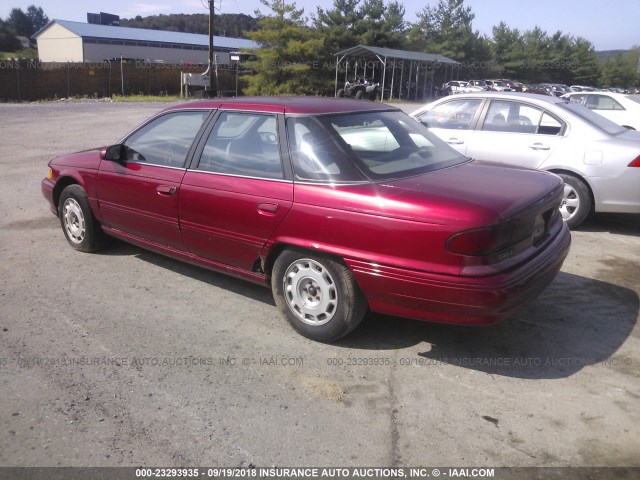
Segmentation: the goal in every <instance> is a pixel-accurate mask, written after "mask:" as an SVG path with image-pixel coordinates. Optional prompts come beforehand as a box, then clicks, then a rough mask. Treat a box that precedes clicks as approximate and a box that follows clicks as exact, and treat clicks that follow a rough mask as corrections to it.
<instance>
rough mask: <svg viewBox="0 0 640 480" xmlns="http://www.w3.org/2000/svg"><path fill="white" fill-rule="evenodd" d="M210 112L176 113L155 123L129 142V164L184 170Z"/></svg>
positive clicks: (139, 131)
mask: <svg viewBox="0 0 640 480" xmlns="http://www.w3.org/2000/svg"><path fill="white" fill-rule="evenodd" d="M209 113H210V112H209V111H208V110H203V111H198V112H192V111H191V112H190V111H186V112H172V113H168V114H166V115H162V116H161V117H158V118H156V119H155V120H152V121H151V122H149V123H148V124H146V125H145V126H143V127H142V128H141V129H139V130H138V131H136V132H134V133H133V134H132V135H131V136H130V137H129V138H127V140H125V142H124V147H125V152H126V159H127V161H130V162H136V163H149V164H152V165H160V166H165V167H176V168H182V167H184V164H185V161H186V159H187V153H189V149H190V148H191V144H192V143H193V139H194V138H195V137H196V135H197V134H198V131H199V130H200V128H201V127H202V123H203V122H204V121H205V119H206V118H207V117H208V116H209Z"/></svg>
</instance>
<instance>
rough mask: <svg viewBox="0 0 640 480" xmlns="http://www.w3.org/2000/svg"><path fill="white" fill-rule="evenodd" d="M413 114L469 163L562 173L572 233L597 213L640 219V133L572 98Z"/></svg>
mask: <svg viewBox="0 0 640 480" xmlns="http://www.w3.org/2000/svg"><path fill="white" fill-rule="evenodd" d="M411 115H412V116H413V117H415V118H416V119H417V120H418V121H420V122H422V123H423V124H424V125H426V126H427V127H429V129H430V130H431V131H432V132H433V133H435V134H436V135H437V136H438V137H440V138H441V139H443V140H444V141H445V142H447V143H448V144H449V145H451V146H452V147H453V148H455V149H456V150H457V151H458V152H460V153H462V154H463V155H466V156H467V157H471V158H473V159H476V160H483V161H490V162H499V163H504V164H511V165H516V166H520V167H528V168H536V169H540V170H546V171H549V172H553V173H556V174H558V175H559V176H560V177H562V179H563V180H564V182H565V195H564V199H563V203H562V206H561V208H560V211H561V213H562V216H563V218H564V220H565V221H566V222H567V224H568V225H569V226H570V227H572V228H573V227H576V226H577V225H579V224H580V223H581V222H582V221H583V220H584V219H585V218H586V217H587V215H588V214H589V213H590V212H591V211H592V210H595V211H596V212H617V213H640V132H633V131H628V130H625V129H624V128H622V127H621V126H619V125H617V124H615V123H613V122H611V121H609V120H607V119H606V118H603V117H601V116H600V115H597V114H595V113H594V112H592V111H591V110H589V109H587V108H585V107H584V106H582V105H578V104H577V103H574V102H570V101H569V100H568V99H566V98H559V97H549V96H545V95H533V94H528V93H515V92H513V93H500V92H484V93H469V94H464V93H463V94H459V95H455V96H453V97H445V98H442V99H440V100H437V101H435V102H433V103H430V104H428V105H425V106H424V107H422V108H420V109H418V110H416V111H415V112H413V113H412V114H411Z"/></svg>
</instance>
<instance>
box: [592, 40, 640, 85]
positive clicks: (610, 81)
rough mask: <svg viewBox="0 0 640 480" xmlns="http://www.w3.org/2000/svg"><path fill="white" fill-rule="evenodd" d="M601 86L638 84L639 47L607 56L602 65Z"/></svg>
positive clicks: (639, 72) (639, 82) (639, 81)
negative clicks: (613, 55)
mask: <svg viewBox="0 0 640 480" xmlns="http://www.w3.org/2000/svg"><path fill="white" fill-rule="evenodd" d="M600 82H601V84H602V86H603V87H622V88H628V87H635V86H638V85H640V48H637V47H636V48H633V49H632V50H629V51H627V52H624V53H619V54H618V55H616V56H615V57H613V58H611V57H610V58H607V59H606V60H605V62H604V65H603V66H602V72H601V76H600Z"/></svg>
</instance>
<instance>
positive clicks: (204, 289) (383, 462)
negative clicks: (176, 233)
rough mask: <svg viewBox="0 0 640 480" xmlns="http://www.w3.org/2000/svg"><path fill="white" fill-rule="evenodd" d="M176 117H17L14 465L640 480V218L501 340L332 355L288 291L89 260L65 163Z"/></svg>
mask: <svg viewBox="0 0 640 480" xmlns="http://www.w3.org/2000/svg"><path fill="white" fill-rule="evenodd" d="M163 107H164V105H163V104H110V103H56V104H35V105H0V132H1V138H2V152H3V155H2V157H1V164H2V165H1V167H2V172H3V173H2V175H1V176H0V272H1V276H0V348H1V352H0V403H1V405H2V408H1V409H0V411H1V412H2V413H1V416H0V445H2V448H0V465H1V466H136V465H153V466H230V467H234V466H248V465H250V464H252V465H256V466H271V465H276V466H343V467H347V466H416V465H422V466H452V467H463V466H478V467H487V466H494V467H495V466H640V456H639V455H638V452H640V401H639V400H640V381H639V379H640V327H638V325H637V321H638V316H639V309H640V301H639V296H638V295H639V294H640V216H637V215H634V216H625V215H599V216H596V217H595V218H592V219H590V220H589V221H587V222H586V223H585V224H584V226H583V227H582V228H581V229H580V230H579V231H576V232H574V234H573V246H572V250H571V253H570V255H569V257H568V259H567V261H566V263H565V266H564V268H563V270H562V272H561V273H560V274H559V276H558V277H557V279H556V280H555V282H554V283H553V284H552V286H551V287H550V288H549V289H548V290H547V291H546V292H544V293H543V294H542V295H541V296H540V297H539V299H537V300H536V301H535V302H534V303H533V304H531V305H530V306H529V307H528V308H527V309H526V310H525V311H524V312H522V313H521V314H520V315H518V316H517V317H515V318H512V319H510V320H507V321H506V322H504V323H502V324H500V325H497V326H493V327H484V328H462V327H452V326H446V325H438V324H430V323H425V322H417V321H411V320H404V319H399V318H392V317H383V316H377V315H370V316H369V317H368V318H366V319H365V322H364V323H363V325H362V326H361V327H360V328H359V329H358V330H357V331H356V332H355V333H354V334H353V335H351V336H350V337H348V338H346V339H344V340H343V341H341V342H340V343H339V344H337V345H322V344H318V343H313V342H311V341H308V340H306V339H304V338H302V337H300V336H298V335H297V334H295V333H294V332H293V330H292V329H291V328H290V327H289V326H288V324H287V323H286V322H285V321H284V320H283V319H281V318H280V316H279V314H278V312H277V311H276V308H275V306H274V303H273V300H272V297H271V294H270V291H269V290H267V289H264V288H261V287H259V286H255V285H252V284H249V283H245V282H243V281H240V280H236V279H233V278H229V277H226V276H224V275H221V274H217V273H213V272H209V271H207V270H204V269H200V268H197V267H194V266H190V265H186V264H183V263H180V262H178V261H174V260H171V259H168V258H165V257H162V256H160V255H156V254H154V253H151V252H148V251H145V250H142V249H139V248H137V247H133V246H130V245H127V244H124V243H119V242H118V243H115V244H114V245H113V246H111V247H110V248H109V249H107V250H106V251H104V252H101V253H99V254H82V253H79V252H76V251H74V250H73V249H71V247H69V246H68V245H67V242H66V240H65V238H64V236H63V234H62V232H61V230H60V226H59V223H58V220H57V219H56V218H55V217H54V216H52V215H51V214H50V213H49V210H48V207H47V204H46V202H45V200H44V198H42V195H41V193H40V181H41V179H42V178H43V177H44V176H45V175H46V172H47V162H48V161H49V160H50V159H51V158H53V157H54V156H56V155H59V154H63V153H68V152H70V151H76V150H80V149H84V148H89V147H94V146H98V145H103V144H108V143H112V142H114V141H116V140H118V139H119V138H120V137H122V136H123V135H124V134H125V133H126V132H127V131H129V130H130V129H131V128H133V127H134V126H135V125H137V124H138V123H139V122H140V121H142V120H143V119H144V118H146V117H148V116H149V115H151V114H152V113H154V112H156V111H158V110H159V109H161V108H163ZM413 107H414V106H411V105H409V106H405V107H404V108H405V109H406V110H408V111H410V110H412V109H413Z"/></svg>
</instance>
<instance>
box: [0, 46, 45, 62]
mask: <svg viewBox="0 0 640 480" xmlns="http://www.w3.org/2000/svg"><path fill="white" fill-rule="evenodd" d="M12 58H20V59H22V58H30V59H35V60H37V59H38V50H36V49H35V48H24V49H22V50H17V51H15V52H0V60H11V59H12Z"/></svg>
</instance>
